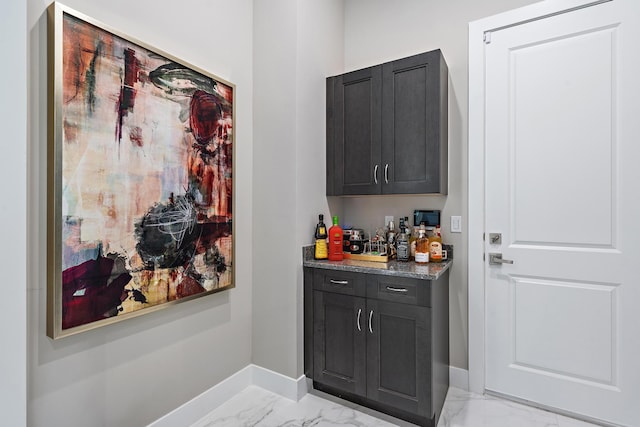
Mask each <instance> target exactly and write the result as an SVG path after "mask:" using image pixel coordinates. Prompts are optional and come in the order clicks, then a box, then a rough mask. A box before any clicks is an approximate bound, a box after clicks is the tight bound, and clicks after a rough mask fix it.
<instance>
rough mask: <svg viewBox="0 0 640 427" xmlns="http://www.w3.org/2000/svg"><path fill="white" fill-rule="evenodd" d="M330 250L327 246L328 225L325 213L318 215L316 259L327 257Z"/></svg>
mask: <svg viewBox="0 0 640 427" xmlns="http://www.w3.org/2000/svg"><path fill="white" fill-rule="evenodd" d="M328 257H329V251H328V248H327V226H326V225H324V215H322V214H320V215H318V225H316V233H315V251H314V258H315V259H327V258H328Z"/></svg>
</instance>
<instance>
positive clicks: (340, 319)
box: [313, 291, 366, 396]
mask: <svg viewBox="0 0 640 427" xmlns="http://www.w3.org/2000/svg"><path fill="white" fill-rule="evenodd" d="M313 300H314V309H313V316H314V320H313V323H314V335H313V337H314V370H313V379H314V380H315V381H319V382H321V383H323V384H327V385H330V386H333V387H336V388H338V389H340V390H344V391H347V392H350V393H355V394H359V395H362V396H364V395H365V393H366V368H365V367H366V361H365V355H366V352H365V348H366V347H365V346H366V342H365V340H366V336H365V332H364V330H365V328H364V322H365V313H364V311H365V300H364V298H359V297H352V296H349V295H341V294H334V293H329V292H320V291H314V299H313Z"/></svg>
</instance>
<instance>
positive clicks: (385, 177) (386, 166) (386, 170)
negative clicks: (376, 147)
mask: <svg viewBox="0 0 640 427" xmlns="http://www.w3.org/2000/svg"><path fill="white" fill-rule="evenodd" d="M384 183H385V184H388V183H389V163H387V164H386V165H384Z"/></svg>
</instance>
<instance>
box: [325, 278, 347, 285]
mask: <svg viewBox="0 0 640 427" xmlns="http://www.w3.org/2000/svg"><path fill="white" fill-rule="evenodd" d="M329 282H331V283H333V284H334V285H348V284H349V281H348V280H333V279H331V280H329Z"/></svg>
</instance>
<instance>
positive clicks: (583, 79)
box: [507, 27, 616, 247]
mask: <svg viewBox="0 0 640 427" xmlns="http://www.w3.org/2000/svg"><path fill="white" fill-rule="evenodd" d="M615 35H616V29H615V28H609V27H607V28H596V29H591V30H589V31H586V32H584V33H578V34H565V35H562V36H561V37H559V38H557V39H551V40H542V41H539V42H536V43H531V44H525V45H522V46H517V47H512V48H511V50H510V52H509V54H508V58H507V59H508V61H509V63H510V70H509V75H510V83H509V95H508V96H509V102H510V105H512V109H511V110H510V111H509V113H510V117H508V118H507V120H508V122H509V124H510V126H511V130H510V131H511V135H510V140H511V141H512V146H511V149H512V159H511V161H512V162H513V168H512V169H511V171H510V172H511V173H510V175H512V176H511V182H513V185H512V187H511V191H512V193H513V194H512V197H513V201H514V202H513V203H514V206H513V208H512V210H511V211H512V214H513V218H511V223H512V224H513V227H514V229H513V232H514V236H513V241H514V242H515V243H535V244H543V245H563V246H581V245H585V244H586V245H598V246H608V247H611V245H612V240H611V239H612V226H613V223H612V219H613V218H614V216H615V206H614V204H613V201H614V200H613V194H614V193H615V191H614V190H615V188H614V177H615V169H614V168H615V165H614V163H613V160H614V155H615V141H614V137H615V133H614V132H613V127H612V123H613V121H614V120H615V109H614V106H615V92H614V88H615V84H614V83H615V81H614V74H613V73H614V71H615V64H614V63H613V59H614V51H613V49H614V48H615ZM594 59H595V60H594ZM594 82H597V84H594ZM550 104H552V105H550ZM551 111H553V112H554V114H549V112H551ZM568 165H570V167H569V168H568V167H567V166H568ZM542 166H544V167H542ZM568 172H570V173H568ZM569 194H570V195H571V197H567V195H569ZM596 224H597V226H596ZM585 230H589V232H587V233H585Z"/></svg>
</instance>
